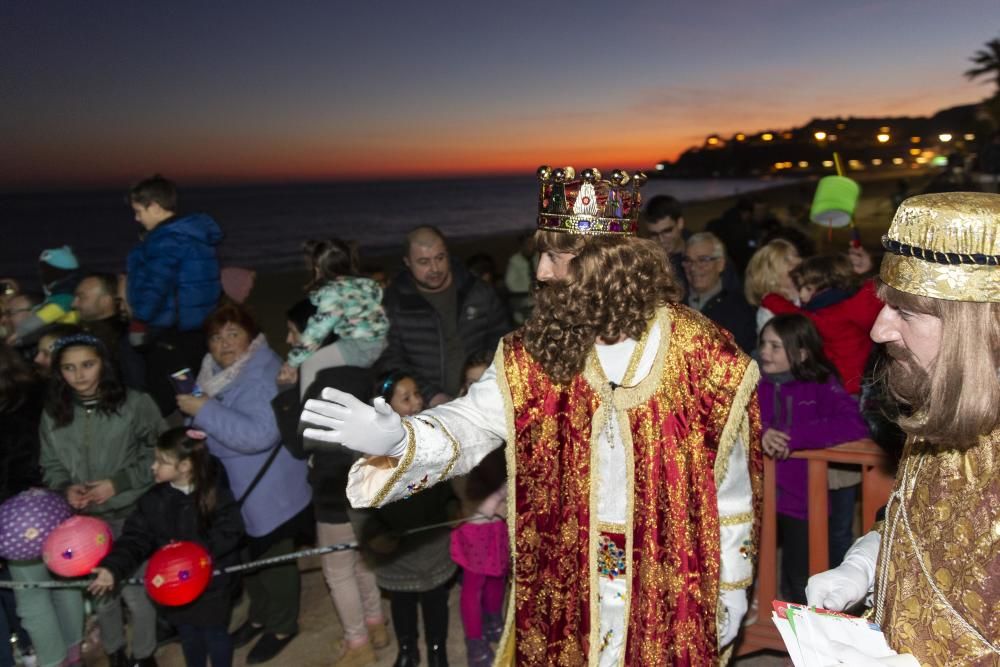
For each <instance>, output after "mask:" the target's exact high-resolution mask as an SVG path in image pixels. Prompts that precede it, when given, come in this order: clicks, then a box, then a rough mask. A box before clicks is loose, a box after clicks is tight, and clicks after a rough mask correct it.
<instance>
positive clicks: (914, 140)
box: [910, 137, 920, 144]
mask: <svg viewBox="0 0 1000 667" xmlns="http://www.w3.org/2000/svg"><path fill="white" fill-rule="evenodd" d="M910 143H914V144H919V143H920V137H910Z"/></svg>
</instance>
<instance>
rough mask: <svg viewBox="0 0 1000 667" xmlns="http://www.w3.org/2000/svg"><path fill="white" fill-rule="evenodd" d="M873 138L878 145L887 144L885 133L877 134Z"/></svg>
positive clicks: (887, 139) (887, 135)
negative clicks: (876, 140)
mask: <svg viewBox="0 0 1000 667" xmlns="http://www.w3.org/2000/svg"><path fill="white" fill-rule="evenodd" d="M875 138H876V139H878V142H879V143H880V144H885V143H888V142H889V134H888V133H886V132H879V133H878V134H876V135H875Z"/></svg>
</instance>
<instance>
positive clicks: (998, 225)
mask: <svg viewBox="0 0 1000 667" xmlns="http://www.w3.org/2000/svg"><path fill="white" fill-rule="evenodd" d="M882 244H883V245H884V246H885V249H886V255H885V258H884V259H883V261H882V267H881V272H880V275H881V281H882V283H881V286H880V287H879V296H880V297H881V298H882V299H883V301H885V304H886V305H885V307H884V308H883V309H882V311H881V313H880V314H879V316H878V319H877V320H876V322H875V326H874V327H873V328H872V332H871V333H872V338H873V339H874V340H875V341H876V342H879V343H885V344H886V346H887V350H888V352H889V355H890V357H891V359H892V361H891V363H890V364H889V367H888V378H887V379H888V385H889V390H890V392H891V393H892V394H893V395H894V396H895V398H896V399H897V400H898V401H899V402H900V403H901V404H902V406H903V410H902V415H903V416H902V417H900V418H899V420H898V421H899V425H900V426H901V427H902V429H903V430H904V431H905V432H906V434H907V436H908V438H907V443H906V447H905V450H904V452H903V457H902V460H901V461H900V464H899V472H898V473H897V476H896V485H895V488H894V489H893V492H892V495H891V496H890V498H889V502H888V504H887V506H886V512H885V520H884V522H882V523H881V525H880V526H878V527H877V529H876V530H875V531H873V532H872V533H869V534H868V535H866V536H864V537H862V538H861V539H860V540H858V542H856V543H855V545H854V546H853V547H852V548H851V550H850V551H849V552H848V554H847V556H846V557H845V558H844V563H843V564H842V565H841V566H840V567H837V568H835V569H833V570H829V571H827V572H822V573H820V574H817V575H815V576H813V577H812V578H810V580H809V586H808V587H807V589H806V594H807V597H808V598H809V603H810V604H814V605H818V606H823V607H827V608H830V609H843V608H847V607H850V606H853V605H854V604H856V603H858V602H860V601H861V600H862V599H863V598H865V597H866V594H868V593H872V594H873V599H874V609H875V620H876V621H877V622H878V623H880V624H881V625H882V628H883V630H884V632H885V635H886V638H887V639H888V641H889V645H890V646H891V647H892V648H894V649H895V650H896V651H898V652H900V653H909V654H911V655H912V656H914V657H915V659H916V660H917V661H918V662H919V663H920V664H921V665H940V666H942V667H944V666H945V665H1000V612H998V608H1000V607H998V605H1000V195H993V194H980V193H946V194H933V195H920V196H917V197H912V198H910V199H907V200H906V201H904V202H903V203H902V205H901V206H900V207H899V210H898V211H897V212H896V215H895V218H894V219H893V222H892V225H891V226H890V228H889V232H888V233H887V234H886V235H885V236H884V237H883V239H882Z"/></svg>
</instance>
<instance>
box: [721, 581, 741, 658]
mask: <svg viewBox="0 0 1000 667" xmlns="http://www.w3.org/2000/svg"><path fill="white" fill-rule="evenodd" d="M719 605H720V606H722V607H723V610H724V612H725V613H723V615H722V622H721V623H720V625H719V646H720V647H722V646H726V645H728V644H730V643H732V641H733V640H734V639H736V635H738V634H739V633H740V626H742V625H743V617H744V616H746V615H747V591H746V589H745V588H741V589H739V590H735V591H722V592H720V593H719Z"/></svg>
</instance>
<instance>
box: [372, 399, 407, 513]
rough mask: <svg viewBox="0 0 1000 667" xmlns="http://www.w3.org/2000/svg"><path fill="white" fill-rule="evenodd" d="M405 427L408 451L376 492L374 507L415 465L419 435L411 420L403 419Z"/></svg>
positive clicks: (380, 502)
mask: <svg viewBox="0 0 1000 667" xmlns="http://www.w3.org/2000/svg"><path fill="white" fill-rule="evenodd" d="M403 428H404V429H406V453H405V454H403V458H402V459H400V460H399V463H398V464H396V469H395V470H393V471H392V475H391V476H390V477H389V481H388V482H386V483H385V486H383V487H382V488H381V489H379V492H378V493H376V494H375V498H374V499H373V500H372V507H378V506H379V505H381V504H382V501H384V500H385V498H386V496H388V495H389V493H391V492H392V488H393V487H394V486H396V482H398V481H399V478H400V477H402V476H403V475H404V474H406V472H407V471H408V470H409V469H410V466H411V465H413V457H414V455H415V454H416V452H417V437H416V434H415V433H414V432H413V424H411V423H410V422H409V420H406V419H404V420H403Z"/></svg>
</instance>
